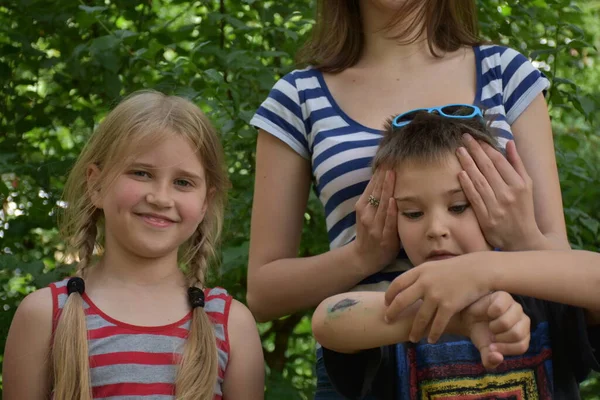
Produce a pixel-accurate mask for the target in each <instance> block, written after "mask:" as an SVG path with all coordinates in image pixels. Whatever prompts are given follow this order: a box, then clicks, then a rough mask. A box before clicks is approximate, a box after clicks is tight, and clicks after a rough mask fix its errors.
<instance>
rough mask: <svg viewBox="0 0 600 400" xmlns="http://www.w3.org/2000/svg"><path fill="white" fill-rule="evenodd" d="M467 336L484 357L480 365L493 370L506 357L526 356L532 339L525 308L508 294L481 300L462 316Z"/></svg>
mask: <svg viewBox="0 0 600 400" xmlns="http://www.w3.org/2000/svg"><path fill="white" fill-rule="evenodd" d="M460 320H461V324H462V325H463V329H464V336H468V337H469V338H470V339H471V341H472V342H473V344H474V345H475V347H477V349H478V350H479V352H480V353H481V363H482V364H483V366H484V367H485V368H486V369H494V368H496V367H497V366H498V365H500V364H501V363H502V361H504V356H517V355H521V354H523V353H525V352H526V351H527V349H528V348H529V340H530V339H531V331H530V326H531V320H530V319H529V317H528V316H527V314H525V313H524V312H523V307H521V305H520V304H519V303H517V302H516V301H515V300H514V299H513V298H512V296H511V295H510V294H508V293H506V292H494V293H491V294H489V295H487V296H484V297H482V298H481V299H479V300H478V301H476V302H475V303H474V304H472V305H471V306H469V307H467V308H466V309H464V310H463V311H461V313H460Z"/></svg>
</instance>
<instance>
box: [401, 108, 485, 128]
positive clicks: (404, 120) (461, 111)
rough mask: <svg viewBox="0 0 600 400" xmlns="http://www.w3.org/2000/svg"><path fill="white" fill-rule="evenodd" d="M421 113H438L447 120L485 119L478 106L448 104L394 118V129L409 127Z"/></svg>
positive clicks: (416, 110) (417, 110) (411, 111)
mask: <svg viewBox="0 0 600 400" xmlns="http://www.w3.org/2000/svg"><path fill="white" fill-rule="evenodd" d="M421 112H427V113H436V114H438V115H441V116H442V117H446V118H458V119H470V118H474V117H479V118H483V113H482V112H481V109H480V108H479V107H477V106H474V105H472V104H448V105H445V106H441V107H432V108H417V109H414V110H410V111H407V112H405V113H402V114H400V115H398V116H396V118H394V120H393V121H392V126H393V127H394V128H401V127H403V126H405V125H408V124H410V122H411V121H412V120H413V119H415V117H416V116H417V114H419V113H421Z"/></svg>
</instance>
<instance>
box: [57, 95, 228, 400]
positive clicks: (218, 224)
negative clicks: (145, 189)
mask: <svg viewBox="0 0 600 400" xmlns="http://www.w3.org/2000/svg"><path fill="white" fill-rule="evenodd" d="M174 136H180V137H184V138H186V139H187V140H189V142H190V145H192V146H193V148H194V149H195V150H196V151H197V155H198V157H199V159H200V161H201V163H202V165H203V167H204V169H205V173H206V184H207V190H210V191H211V194H210V196H207V198H208V199H209V200H208V201H209V206H208V209H207V211H206V215H205V217H204V220H203V221H202V223H200V225H199V226H198V229H197V230H196V232H195V233H194V234H193V235H192V237H191V238H190V239H189V240H188V242H187V243H185V245H183V246H182V247H181V251H180V254H179V255H180V259H181V261H182V262H183V263H184V264H185V265H186V271H185V272H186V276H187V279H188V284H189V285H190V286H200V287H203V286H204V280H205V275H206V272H207V269H208V266H209V262H210V260H211V259H212V258H213V257H214V256H215V254H216V245H217V242H218V239H219V236H220V233H221V228H222V226H223V213H224V204H225V199H226V194H227V188H228V186H229V181H228V178H227V173H226V170H225V163H224V154H223V149H222V147H221V143H220V141H219V138H218V136H217V133H216V132H215V130H214V128H213V127H212V126H211V124H210V122H209V120H208V118H207V117H206V116H205V115H204V114H203V113H202V111H200V109H199V108H198V107H197V106H196V105H194V104H193V103H191V102H190V101H188V100H185V99H182V98H180V97H175V96H167V95H164V94H162V93H158V92H153V91H142V92H137V93H134V94H132V95H131V96H129V97H127V98H126V99H124V100H123V101H122V102H121V103H120V104H119V105H118V106H117V107H116V108H115V109H114V110H112V111H111V112H110V113H109V114H108V115H107V116H106V118H105V119H104V120H103V121H102V123H101V124H100V125H99V126H98V128H97V129H96V131H95V132H94V133H93V134H92V136H91V137H90V139H89V141H88V142H87V144H86V145H85V147H84V149H83V150H82V152H81V154H80V155H79V158H78V159H77V162H76V163H75V165H74V166H73V169H72V170H71V172H70V174H69V177H68V179H67V183H66V185H65V191H64V200H65V202H66V204H67V206H66V208H65V209H64V210H63V212H62V214H61V215H60V217H61V219H60V228H61V233H62V234H63V236H64V238H65V240H66V243H67V245H68V247H69V249H70V251H71V252H72V253H73V252H74V253H75V255H76V256H77V258H78V259H79V263H78V265H77V273H76V274H77V275H78V276H81V277H85V275H86V269H87V268H89V267H90V266H91V258H92V254H93V252H94V249H96V250H97V251H102V244H103V236H104V235H103V233H104V232H103V223H102V222H103V213H102V210H100V209H98V208H96V207H95V206H94V204H93V202H92V197H91V196H92V193H100V194H101V193H102V192H104V191H105V190H106V188H107V187H110V185H112V184H114V182H115V181H116V179H117V177H118V176H119V175H120V174H121V173H122V172H123V171H124V169H125V168H127V166H128V164H130V163H131V162H132V160H133V159H135V158H136V156H138V155H140V154H142V153H143V152H145V151H147V150H149V149H150V148H152V147H153V146H154V145H156V144H157V143H159V142H161V141H163V140H169V138H172V137H174ZM92 165H95V166H96V167H98V168H99V169H100V176H99V178H98V179H97V180H96V181H95V182H88V180H87V177H86V173H87V170H88V168H89V167H90V166H92ZM88 357H89V355H88V338H87V328H86V320H85V314H84V310H83V299H82V297H81V296H80V295H79V294H78V293H72V294H71V295H69V297H68V298H67V301H66V303H65V306H64V308H63V310H62V313H61V316H60V319H59V321H58V324H57V326H56V331H55V333H54V343H53V346H52V360H53V369H52V371H53V380H54V398H55V399H57V400H72V399H78V400H81V399H83V400H91V399H92V394H91V380H90V366H89V359H88ZM217 374H218V353H217V347H216V339H215V335H214V330H213V326H212V323H211V322H210V320H209V317H208V315H207V314H206V312H205V311H204V309H203V308H201V307H196V308H194V309H193V312H192V321H191V325H190V331H189V336H188V340H187V341H186V344H185V347H184V349H183V354H182V359H181V362H180V366H179V369H178V372H177V376H176V382H175V386H176V392H177V393H176V397H177V398H180V399H188V398H190V399H191V398H194V399H212V397H213V391H214V387H215V384H216V382H217Z"/></svg>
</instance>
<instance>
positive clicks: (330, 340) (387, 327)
mask: <svg viewBox="0 0 600 400" xmlns="http://www.w3.org/2000/svg"><path fill="white" fill-rule="evenodd" d="M418 308H419V305H418V303H415V304H413V305H412V306H411V307H409V308H408V309H407V310H405V311H404V312H403V313H402V314H401V315H400V317H399V318H398V319H397V320H395V321H394V322H393V323H389V324H388V323H386V322H385V320H384V314H385V304H384V293H383V292H349V293H342V294H338V295H335V296H331V297H329V298H327V299H325V300H324V301H323V302H321V304H319V306H318V307H317V309H316V310H315V312H314V314H313V317H312V329H313V334H314V336H315V339H316V340H317V342H319V343H320V344H321V345H323V347H325V348H328V349H330V350H334V351H337V352H339V353H356V352H359V351H361V350H366V349H372V348H376V347H380V346H386V345H390V344H395V343H402V342H406V341H408V334H409V332H410V328H411V326H412V323H413V318H414V316H415V314H416V311H417V310H418ZM453 328H454V329H456V324H454V323H453V324H452V326H449V329H453ZM455 333H458V332H455Z"/></svg>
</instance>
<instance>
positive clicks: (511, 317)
mask: <svg viewBox="0 0 600 400" xmlns="http://www.w3.org/2000/svg"><path fill="white" fill-rule="evenodd" d="M490 319H491V321H490V331H491V332H492V333H494V334H499V333H502V332H507V331H509V330H511V329H512V328H513V327H514V326H515V325H516V324H517V323H518V322H520V321H521V320H528V319H529V318H528V317H527V316H526V315H525V314H524V313H523V308H522V307H521V305H520V304H519V303H516V302H513V304H511V305H510V306H509V308H508V310H506V311H505V312H504V313H503V314H502V315H500V316H499V317H498V318H496V319H492V318H491V317H490Z"/></svg>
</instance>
